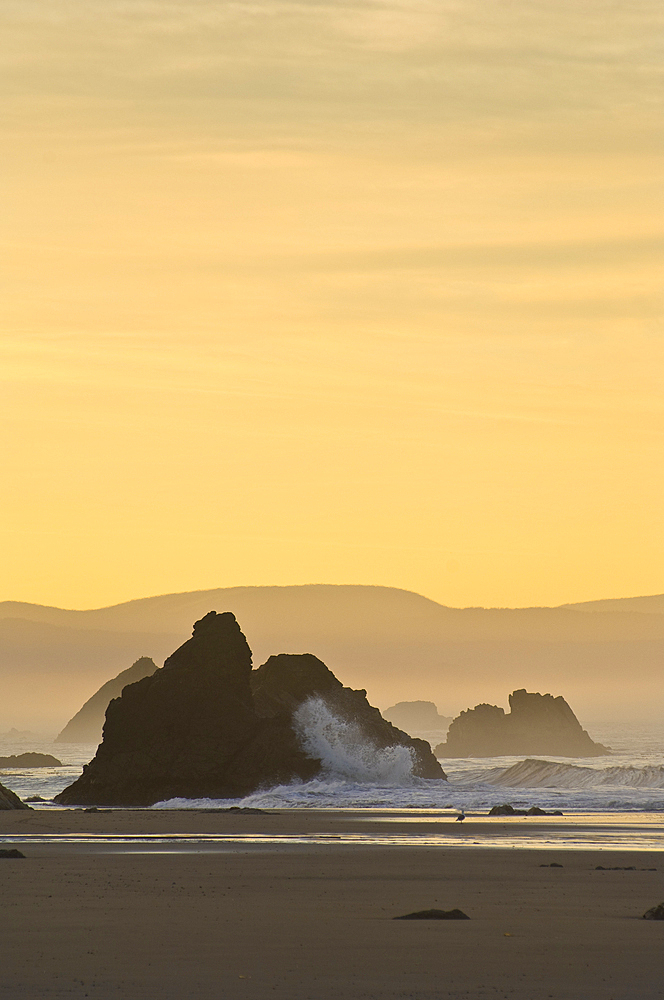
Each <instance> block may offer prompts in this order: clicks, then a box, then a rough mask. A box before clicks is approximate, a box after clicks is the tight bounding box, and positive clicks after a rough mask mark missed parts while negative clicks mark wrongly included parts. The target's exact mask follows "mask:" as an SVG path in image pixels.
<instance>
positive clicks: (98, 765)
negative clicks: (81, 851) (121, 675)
mask: <svg viewBox="0 0 664 1000" xmlns="http://www.w3.org/2000/svg"><path fill="white" fill-rule="evenodd" d="M311 699H319V700H321V701H322V702H323V703H324V704H325V706H327V708H328V710H329V711H330V712H332V713H334V714H335V715H336V716H338V717H339V718H340V719H341V720H342V722H341V725H342V726H343V721H345V722H347V723H348V722H352V723H353V726H354V729H353V732H355V733H357V732H358V731H360V730H361V732H362V734H363V737H364V738H365V739H366V740H367V741H368V742H372V743H373V746H374V747H377V748H379V749H380V748H383V747H395V746H407V747H408V748H409V749H410V751H411V756H412V758H413V765H414V766H413V772H414V773H416V774H422V775H424V776H427V777H436V778H442V779H444V778H445V775H444V773H443V771H442V769H441V768H440V765H439V764H438V761H436V759H435V757H434V756H433V754H432V753H431V748H430V747H429V745H428V744H427V743H425V742H424V741H422V740H412V739H411V738H410V737H409V736H407V735H406V734H405V733H402V732H401V731H400V730H398V729H395V728H394V727H393V726H392V725H390V723H389V722H386V721H385V720H384V719H383V718H382V717H381V715H380V712H379V711H378V709H375V708H372V707H371V706H370V705H369V703H368V702H367V700H366V695H365V692H364V691H352V690H350V689H348V688H344V687H343V685H342V684H341V683H340V681H338V680H337V678H336V677H335V676H334V674H333V673H332V671H330V670H328V668H327V667H326V666H325V664H324V663H322V662H321V661H320V660H318V659H317V658H316V657H315V656H311V655H310V654H303V655H298V656H291V655H288V654H281V655H280V656H273V657H270V659H269V660H268V661H267V662H266V663H265V664H263V666H262V667H260V668H259V669H258V670H255V671H252V667H251V650H250V649H249V646H248V644H247V641H246V639H245V637H244V635H243V634H242V632H241V631H240V627H239V625H238V623H237V621H236V620H235V617H234V615H232V614H231V613H230V612H226V613H225V614H217V613H216V612H214V611H211V612H210V613H209V614H207V615H206V616H205V617H204V618H202V619H201V620H200V621H198V622H196V624H195V625H194V632H193V636H192V638H191V639H189V640H188V641H187V642H185V643H184V644H183V645H182V646H180V648H179V649H177V650H176V651H175V652H174V653H173V654H172V656H170V657H169V658H168V659H167V660H166V662H165V663H164V666H163V668H162V669H161V670H156V671H155V673H153V674H152V675H151V676H148V677H144V678H143V679H142V680H139V681H137V682H136V683H134V684H130V685H128V686H125V687H124V689H123V690H122V693H121V695H120V697H119V698H116V699H114V700H113V701H111V703H110V704H109V706H108V710H107V712H106V721H105V724H104V730H103V739H102V742H101V744H100V745H99V747H98V749H97V754H96V756H95V757H94V759H93V760H92V761H91V762H90V764H87V765H86V766H85V767H84V769H83V774H82V775H81V777H80V778H79V779H78V780H77V781H75V782H74V783H73V784H72V785H70V786H69V787H68V788H66V789H65V790H64V791H63V792H61V793H60V794H59V795H58V796H56V800H55V801H57V802H60V803H62V804H65V805H120V806H147V805H152V804H153V803H154V802H158V801H163V800H167V799H171V798H189V799H192V798H236V797H240V796H244V795H247V794H249V793H250V792H253V791H256V790H257V789H259V788H270V787H273V786H275V785H278V784H284V783H287V782H291V781H293V780H302V781H307V780H310V779H311V778H313V777H315V776H316V775H318V774H320V772H321V770H322V763H321V760H320V759H318V758H317V757H316V756H315V755H312V754H311V752H310V748H307V747H305V746H304V745H303V741H302V733H301V731H300V729H299V725H298V721H297V716H298V710H299V709H300V708H301V706H303V705H304V704H305V703H306V702H309V701H310V700H311Z"/></svg>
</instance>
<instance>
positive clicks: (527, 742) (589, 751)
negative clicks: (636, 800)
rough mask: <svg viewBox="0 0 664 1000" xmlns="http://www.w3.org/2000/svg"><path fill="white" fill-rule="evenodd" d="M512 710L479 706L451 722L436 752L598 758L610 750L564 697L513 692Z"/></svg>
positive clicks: (500, 755)
mask: <svg viewBox="0 0 664 1000" xmlns="http://www.w3.org/2000/svg"><path fill="white" fill-rule="evenodd" d="M509 702H510V712H509V713H508V714H505V711H504V709H502V708H499V707H498V706H497V705H476V706H475V708H470V709H468V710H467V711H465V712H462V713H461V715H459V716H457V718H456V719H454V720H453V722H452V723H451V724H450V728H449V730H448V733H447V740H446V742H445V743H440V744H439V745H438V746H437V747H436V749H435V754H436V756H437V757H502V756H516V755H519V756H520V755H522V754H553V755H555V756H557V757H599V756H602V755H603V754H607V753H610V752H611V751H610V750H609V749H608V748H607V747H604V746H602V745H601V743H594V742H593V741H592V740H591V738H590V736H589V735H588V733H587V732H586V731H585V729H582V728H581V725H580V723H579V721H578V719H577V718H576V716H575V715H574V712H573V711H572V709H571V708H570V707H569V705H568V704H567V702H566V701H565V699H564V698H562V697H558V698H554V697H553V695H550V694H537V693H529V692H527V691H526V690H525V689H523V688H522V689H521V690H519V691H514V692H513V693H512V694H511V695H510V697H509Z"/></svg>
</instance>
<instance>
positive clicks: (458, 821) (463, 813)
mask: <svg viewBox="0 0 664 1000" xmlns="http://www.w3.org/2000/svg"><path fill="white" fill-rule="evenodd" d="M465 818H466V814H465V812H464V811H463V809H462V810H461V812H460V813H459V815H458V816H457V818H456V821H457V823H463V821H464V819H465Z"/></svg>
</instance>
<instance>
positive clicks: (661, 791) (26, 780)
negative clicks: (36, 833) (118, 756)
mask: <svg viewBox="0 0 664 1000" xmlns="http://www.w3.org/2000/svg"><path fill="white" fill-rule="evenodd" d="M300 725H301V733H302V739H303V740H304V741H305V744H306V746H307V749H308V752H309V753H312V754H313V755H314V756H316V757H318V758H319V759H321V760H322V761H323V765H324V769H323V773H322V774H321V775H320V776H319V777H318V778H317V779H315V780H313V781H308V782H304V783H302V782H298V783H294V784H289V785H280V786H278V787H277V788H271V789H268V790H264V791H259V792H255V793H254V794H253V795H249V796H247V797H246V798H244V799H234V800H233V799H221V800H210V799H203V800H198V799H189V800H188V799H177V800H172V801H171V802H169V803H168V805H169V807H170V808H224V807H226V808H227V807H229V806H232V805H239V806H251V807H257V808H278V809H287V808H307V807H308V808H318V809H334V808H338V809H361V808H367V809H370V808H374V809H440V810H445V809H449V808H450V807H453V808H455V809H459V808H464V809H466V810H467V811H469V812H473V811H476V812H480V813H481V812H487V811H488V810H489V809H490V808H491V807H492V806H494V805H498V804H500V803H502V802H505V801H507V802H511V803H512V805H513V806H514V807H515V808H528V807H529V806H532V805H537V806H540V807H541V808H543V809H547V810H550V809H561V810H563V811H564V812H565V814H566V815H569V814H570V813H574V812H588V811H589V812H639V811H648V812H664V727H662V726H660V727H657V728H654V727H650V728H644V727H640V726H633V727H627V726H625V725H621V726H620V727H618V726H616V727H615V728H611V727H609V726H607V727H606V728H605V729H604V730H603V731H601V732H598V731H596V729H593V736H596V737H597V738H598V739H599V740H600V741H601V742H603V743H605V744H607V745H609V746H612V747H613V748H614V751H615V752H614V753H613V754H612V755H611V756H610V757H607V758H601V759H598V758H591V759H587V760H585V759H583V760H578V759H575V760H572V761H570V759H569V758H566V759H564V760H534V761H533V760H526V761H524V760H523V759H520V758H518V757H502V758H484V759H483V758H473V759H467V760H444V761H443V767H444V769H445V771H446V772H447V774H448V777H449V782H444V781H432V780H425V779H423V778H415V777H414V776H413V773H412V761H411V760H410V753H409V752H408V750H407V748H403V747H402V748H394V750H392V751H388V752H385V751H381V750H378V749H377V748H376V747H374V746H368V745H367V744H366V741H364V740H362V739H361V736H360V734H359V732H358V730H357V729H356V728H355V727H353V726H352V725H351V724H348V723H342V722H341V721H340V720H338V719H335V717H334V714H333V713H332V712H330V711H329V709H326V708H325V706H324V705H321V704H316V703H315V702H314V703H309V704H308V705H307V706H306V708H305V707H303V709H302V710H301V719H300ZM8 735H9V738H7V736H6V737H5V738H4V740H2V741H0V753H3V754H6V755H9V754H12V753H21V752H24V751H26V750H38V751H42V752H46V753H53V754H55V755H56V756H57V757H59V758H60V759H61V760H62V767H59V768H34V769H26V768H11V769H10V768H7V769H3V770H4V774H3V775H0V781H1V782H2V783H3V784H5V785H6V786H8V787H9V788H12V789H13V790H14V791H16V792H17V793H18V794H19V795H20V796H21V797H22V798H25V797H27V796H29V795H35V794H36V795H40V796H42V798H44V799H51V798H52V796H53V795H55V794H57V793H58V792H60V791H62V789H63V788H64V787H65V786H66V785H69V784H71V782H72V781H74V780H75V779H76V778H77V777H78V776H79V774H80V773H81V766H82V765H83V764H84V763H87V761H89V760H90V759H91V757H93V756H94V753H95V750H96V746H93V745H80V746H69V745H67V744H55V745H53V743H52V736H51V737H50V738H49V737H47V736H41V737H40V736H34V737H32V738H30V739H26V738H25V737H24V736H23V734H21V736H20V738H18V737H17V736H16V734H8ZM40 807H41V808H44V807H46V808H49V806H48V805H45V806H40ZM50 808H54V807H53V806H52V805H51V806H50Z"/></svg>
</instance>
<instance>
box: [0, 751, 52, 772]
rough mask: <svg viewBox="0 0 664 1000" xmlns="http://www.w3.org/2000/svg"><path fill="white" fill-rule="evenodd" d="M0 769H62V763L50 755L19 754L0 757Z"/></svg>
mask: <svg viewBox="0 0 664 1000" xmlns="http://www.w3.org/2000/svg"><path fill="white" fill-rule="evenodd" d="M0 767H21V768H23V767H62V761H61V760H58V758H57V757H53V756H52V755H51V754H50V753H19V754H12V755H11V756H10V757H0Z"/></svg>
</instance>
